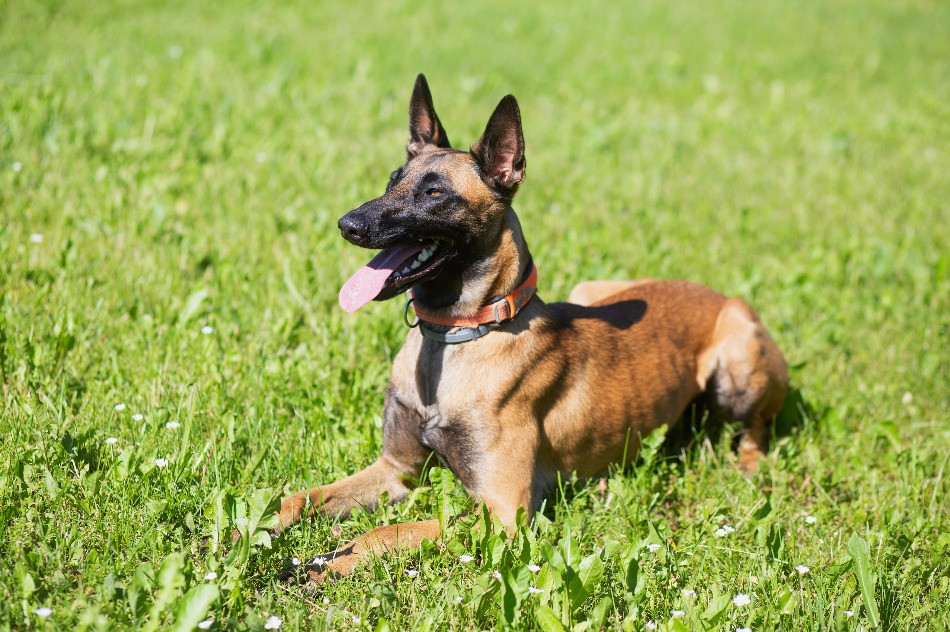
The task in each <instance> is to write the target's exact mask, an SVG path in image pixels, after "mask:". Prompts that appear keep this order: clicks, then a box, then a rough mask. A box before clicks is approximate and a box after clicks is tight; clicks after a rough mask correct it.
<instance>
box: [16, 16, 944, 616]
mask: <svg viewBox="0 0 950 632" xmlns="http://www.w3.org/2000/svg"><path fill="white" fill-rule="evenodd" d="M538 5H539V6H537V7H536V8H527V7H525V6H524V3H501V2H493V3H490V4H482V3H463V2H445V3H439V4H433V5H431V6H426V5H424V4H422V3H410V2H404V1H396V2H392V3H388V4H386V5H385V6H384V5H383V3H369V2H353V3H352V4H348V3H318V2H303V1H294V2H283V3H278V4H274V6H265V5H264V3H260V2H249V1H238V2H227V3H224V2H217V3H186V2H178V3H173V4H155V3H133V2H86V3H80V2H74V1H73V2H35V1H33V0H0V220H2V221H0V292H2V295H0V389H2V390H0V432H2V435H0V436H2V442H0V629H4V630H6V629H16V630H21V629H33V628H36V629H57V630H72V629H84V628H93V629H109V628H115V629H145V630H153V629H163V628H167V627H175V628H178V629H193V628H194V627H195V625H196V624H197V623H198V622H199V621H202V620H208V619H210V620H213V624H212V629H235V630H244V629H250V630H257V629H262V628H263V626H264V624H265V621H266V620H267V619H268V617H271V616H276V617H279V618H280V619H281V620H282V621H283V627H282V629H298V628H300V629H330V628H332V629H338V630H348V629H363V630H366V629H387V627H388V629H391V630H397V629H430V630H442V629H460V630H461V629H485V628H492V627H506V626H511V627H515V628H522V629H540V630H544V631H546V632H547V631H555V630H560V629H562V628H563V629H573V630H596V629H598V628H611V629H618V628H622V629H632V630H642V629H653V628H652V627H650V626H651V625H655V626H656V629H666V630H687V629H717V630H719V629H721V630H733V629H738V628H751V629H756V630H759V629H798V630H811V629H848V630H850V629H870V628H874V627H878V626H879V627H881V628H884V629H891V630H907V629H935V630H936V629H946V628H947V627H948V626H950V606H948V602H950V562H948V559H950V557H948V556H950V520H948V511H950V502H948V491H950V484H948V483H950V471H948V470H950V468H948V459H950V449H948V448H950V404H948V401H950V380H948V370H950V278H948V273H950V5H948V4H947V3H946V2H939V1H937V0H895V1H886V0H834V1H830V2H817V3H816V2H794V1H791V0H766V1H764V2H753V3H750V2H738V1H736V0H725V1H724V2H715V3H712V2H699V1H698V0H697V1H692V2H666V1H660V0H646V1H643V2H637V3H600V2H595V3H577V2H574V3H568V2H556V3H554V2H550V3H538ZM420 71H422V72H425V73H426V74H427V76H428V79H429V83H430V85H431V86H432V90H433V94H434V97H435V103H436V107H437V108H438V110H439V113H440V116H441V118H442V120H443V122H444V123H445V125H446V127H447V129H448V132H449V135H450V137H451V138H452V139H453V140H454V141H456V143H460V144H459V145H458V146H463V147H464V146H467V145H468V144H470V143H472V142H474V141H475V139H476V137H477V135H478V133H479V132H480V131H481V130H482V129H483V127H484V125H485V122H486V121H487V119H488V116H489V114H490V113H491V111H492V109H493V108H494V106H495V104H496V103H497V102H498V100H499V98H500V97H501V96H503V95H504V94H506V93H508V92H513V93H514V94H515V95H516V96H517V97H518V99H519V101H520V103H521V108H522V114H523V118H524V125H525V136H526V140H527V157H528V164H529V168H528V178H527V180H526V182H525V184H524V186H523V187H522V188H521V191H520V193H519V196H518V198H517V199H516V203H515V207H516V208H517V209H518V211H519V214H520V216H521V219H522V222H523V224H524V226H525V230H526V234H527V237H528V240H529V243H530V244H531V247H532V250H533V253H534V256H535V259H536V261H537V263H538V265H539V268H540V271H541V280H540V292H541V294H542V296H543V297H544V298H545V299H546V300H548V301H552V300H557V299H563V298H564V297H565V296H566V295H567V292H568V290H569V289H570V287H571V286H572V285H573V284H574V283H576V282H577V281H580V280H583V279H590V278H633V277H639V276H650V277H658V278H686V279H691V280H695V281H699V282H702V283H706V284H708V285H710V286H712V287H714V288H716V289H719V290H721V291H723V292H725V293H728V294H734V295H738V296H742V297H743V298H745V299H747V300H748V301H749V302H750V303H751V304H752V305H754V306H755V307H756V309H757V310H758V311H759V312H760V314H761V316H762V319H763V321H764V322H765V323H766V325H767V326H768V327H769V328H770V330H771V332H772V333H773V335H774V337H775V338H776V340H777V341H778V343H779V346H780V347H781V348H782V349H783V351H784V352H785V354H786V357H787V358H788V360H789V364H790V366H791V374H792V382H793V386H794V388H795V390H794V392H793V395H794V397H793V398H791V400H790V403H789V405H788V407H787V408H786V411H785V413H784V414H783V417H782V419H781V420H780V423H779V424H777V426H776V436H775V437H774V438H773V442H772V450H771V453H770V454H769V457H768V460H767V462H766V463H764V465H763V471H762V472H761V473H760V474H759V475H758V476H757V477H756V478H754V479H747V478H746V477H744V476H743V475H742V474H740V472H739V471H738V470H737V468H736V467H735V457H734V455H733V453H732V452H731V451H730V449H729V439H730V437H729V436H728V433H725V434H724V435H723V436H721V437H719V438H710V437H706V436H704V435H700V436H699V437H697V438H696V439H695V440H694V441H692V442H691V443H689V445H687V446H685V447H684V448H682V449H681V450H660V449H658V448H659V444H658V442H657V441H654V442H652V443H651V444H650V445H651V448H650V449H649V450H648V451H647V454H646V455H645V456H644V458H643V459H642V462H641V463H640V464H639V465H637V466H636V467H631V468H628V469H627V470H626V471H613V472H610V473H609V474H608V475H607V477H606V479H607V480H606V490H601V489H598V482H597V481H596V480H595V481H587V482H584V481H570V480H568V481H564V491H563V494H559V495H558V497H557V498H554V499H552V500H551V501H549V503H548V506H547V507H546V509H545V511H544V513H543V515H541V516H539V517H538V519H537V520H536V521H535V523H534V524H533V525H532V526H530V527H526V528H522V529H521V530H519V531H518V532H517V533H516V534H514V535H513V536H512V537H511V538H509V539H508V540H505V539H503V537H502V535H501V532H499V531H498V530H497V529H493V528H491V527H488V528H484V527H483V528H482V529H481V530H478V529H475V530H472V529H471V527H472V526H473V523H475V522H476V521H477V519H478V518H477V516H476V517H473V518H471V519H468V520H467V521H463V523H462V524H460V525H458V526H456V527H454V529H453V530H452V531H451V532H450V533H449V534H448V537H447V538H446V539H445V541H444V542H443V543H442V544H440V545H438V546H435V545H433V546H431V547H426V548H425V549H423V550H422V551H418V552H414V553H412V554H405V555H401V556H395V557H387V558H384V559H381V560H378V561H377V562H376V563H374V564H373V565H372V566H371V567H368V568H366V569H365V570H362V571H360V572H358V573H357V574H356V575H355V576H353V577H351V578H346V579H343V580H340V581H338V582H335V583H331V584H327V585H325V586H322V587H319V588H317V589H315V590H308V589H304V588H301V587H297V586H289V587H288V586H284V585H282V584H281V583H279V582H278V581H277V579H276V577H277V574H278V573H279V572H280V571H281V569H282V568H284V567H285V566H286V565H287V564H288V563H289V562H288V560H289V559H291V558H293V557H298V558H300V559H305V560H307V559H310V558H312V557H313V556H314V555H315V554H317V553H321V552H324V551H326V550H329V549H332V548H334V547H335V546H336V545H337V544H338V543H340V542H341V541H345V540H347V539H349V538H352V537H354V536H356V535H357V534H359V533H361V532H362V531H364V530H366V529H368V528H370V527H372V526H374V525H377V524H383V523H392V522H396V521H405V520H414V519H424V518H429V517H433V516H437V515H441V514H444V513H446V512H451V511H454V510H458V509H464V508H469V507H471V504H470V503H469V502H468V501H467V499H466V497H465V495H464V492H463V491H462V490H461V489H460V487H459V486H458V484H457V483H455V482H454V480H453V479H451V477H449V476H446V472H445V471H443V470H440V469H434V470H432V471H430V473H429V483H427V484H425V485H422V486H421V487H419V488H418V490H417V491H416V492H415V493H414V494H413V495H412V496H411V498H410V499H409V500H408V501H405V502H402V503H400V504H397V505H395V506H392V507H389V508H387V509H384V510H380V511H378V512H376V513H372V514H367V513H358V514H357V515H355V516H354V517H352V518H351V519H349V520H347V521H345V522H343V523H340V524H339V525H335V524H334V523H333V521H331V520H329V519H318V520H314V521H312V522H309V523H307V524H305V525H302V526H301V527H299V528H295V529H293V530H291V531H290V532H289V533H288V534H287V535H286V536H284V537H282V538H280V539H278V540H275V541H274V542H273V543H271V544H270V546H269V547H268V546H267V545H268V542H267V541H266V538H265V537H264V536H263V535H260V534H262V533H263V532H260V531H259V532H258V533H259V535H258V536H257V537H256V538H254V539H251V538H245V539H244V540H243V544H241V545H239V546H237V547H232V546H231V545H230V540H229V538H227V537H226V536H227V534H229V533H230V531H231V529H232V527H235V526H237V527H239V528H242V529H244V530H245V531H246V532H247V531H254V530H255V529H257V528H258V527H259V526H260V525H259V522H260V518H261V516H262V515H263V514H265V513H266V512H267V505H268V504H269V503H270V502H271V501H272V500H274V499H275V498H278V497H279V496H280V495H282V494H284V493H287V492H291V491H296V490H298V489H300V488H303V487H305V486H309V485H311V484H321V483H327V482H331V481H333V480H335V479H338V478H340V477H343V476H344V475H346V474H348V473H350V472H352V471H354V470H356V469H358V468H361V467H364V466H365V465H367V464H368V463H370V462H371V461H372V460H373V459H374V458H375V456H376V454H377V453H378V450H379V449H380V445H381V432H380V415H381V410H382V400H383V390H384V388H385V384H386V379H387V375H388V371H389V366H390V363H391V361H392V358H393V356H394V354H395V353H396V351H397V350H398V348H399V346H400V344H401V340H402V338H403V336H404V335H405V331H404V325H403V324H402V319H401V309H402V302H401V301H392V302H389V303H379V304H374V305H372V306H370V307H367V308H366V309H364V310H362V311H360V312H359V313H358V314H356V315H346V314H344V313H343V312H342V311H341V310H340V309H339V307H338V306H337V304H336V296H337V291H338V289H339V287H340V285H341V283H342V282H343V280H344V279H346V277H347V276H349V274H350V273H352V272H353V271H354V270H355V269H356V268H357V267H358V266H360V265H362V263H363V262H364V261H365V260H366V259H367V254H366V252H365V251H361V250H359V249H357V248H355V247H352V246H348V245H347V244H346V243H345V242H344V241H343V240H342V239H341V238H340V236H339V233H338V230H337V229H336V221H337V219H338V218H339V217H340V216H341V215H342V214H343V213H344V212H346V211H347V210H349V209H351V208H355V207H356V206H357V205H359V204H360V203H361V202H363V201H364V200H366V199H369V198H370V197H374V196H376V195H379V194H380V193H381V192H382V190H383V188H384V186H385V183H386V180H387V177H388V175H389V172H390V171H391V170H392V169H393V168H394V167H396V166H397V165H398V164H400V162H401V161H402V159H403V156H404V145H405V140H406V135H407V132H406V108H407V104H408V99H409V94H410V92H411V88H412V82H413V80H414V78H415V76H416V73H418V72H420ZM119 405H121V406H119ZM122 406H124V409H122V410H119V408H122ZM171 422H177V427H174V426H175V425H176V424H174V423H171ZM160 459H164V460H167V464H166V465H165V466H164V467H160V466H159V465H157V460H159V461H158V463H163V461H160ZM726 527H729V528H731V529H733V531H731V532H729V529H727V528H726ZM717 530H720V531H719V533H720V534H721V535H717ZM650 545H653V546H650ZM466 554H467V555H472V556H473V557H474V559H473V560H472V561H468V562H464V561H460V560H459V557H460V556H462V555H466ZM463 559H467V558H463ZM529 564H532V565H534V564H536V565H538V566H540V567H541V570H540V571H539V572H538V573H537V574H535V573H534V572H533V571H532V570H530V569H529V568H528V565H529ZM796 567H798V568H797V570H796ZM805 567H807V569H805ZM532 568H533V567H532ZM407 570H414V571H418V575H417V576H415V577H410V576H409V575H407V574H406V572H405V571H407ZM496 571H497V572H498V573H499V574H500V576H501V579H495V578H494V577H493V576H492V573H494V572H496ZM209 572H213V573H215V574H216V578H214V579H208V578H206V576H207V574H208V573H209ZM530 589H537V590H540V591H541V592H540V593H536V590H530ZM684 591H687V592H684ZM688 591H695V594H692V593H690V592H688ZM738 595H748V597H749V603H748V604H746V605H741V604H743V603H744V601H745V600H744V599H743V598H742V597H739V598H738V599H735V601H734V598H736V597H737V596H738ZM736 602H737V603H738V604H739V605H737V603H736ZM44 608H48V609H49V611H51V612H49V611H47V610H44ZM43 615H47V616H43ZM651 622H652V623H651Z"/></svg>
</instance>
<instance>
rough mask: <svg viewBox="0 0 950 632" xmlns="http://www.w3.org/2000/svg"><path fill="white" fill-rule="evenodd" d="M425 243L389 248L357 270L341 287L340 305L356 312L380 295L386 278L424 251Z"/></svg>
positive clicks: (348, 310) (345, 309) (344, 309)
mask: <svg viewBox="0 0 950 632" xmlns="http://www.w3.org/2000/svg"><path fill="white" fill-rule="evenodd" d="M422 247H423V244H421V243H420V244H412V245H408V246H394V247H392V248H387V249H385V250H383V251H382V252H380V253H379V254H378V255H376V256H375V257H373V258H372V260H371V261H370V262H369V263H367V264H366V265H365V266H363V267H362V268H360V269H359V270H357V272H356V274H354V275H353V276H351V277H350V278H349V280H347V282H346V283H344V284H343V287H342V288H340V307H342V308H343V311H345V312H355V311H356V310H358V309H359V308H361V307H362V306H363V305H366V304H367V303H369V302H370V301H371V300H373V299H374V298H376V297H377V296H379V293H380V292H382V291H383V287H385V285H386V279H388V278H389V276H390V275H391V274H392V273H393V272H394V271H395V270H396V268H397V267H399V266H400V265H402V263H403V262H404V261H406V260H407V259H408V258H409V257H412V256H414V255H416V254H417V253H419V252H421V251H422Z"/></svg>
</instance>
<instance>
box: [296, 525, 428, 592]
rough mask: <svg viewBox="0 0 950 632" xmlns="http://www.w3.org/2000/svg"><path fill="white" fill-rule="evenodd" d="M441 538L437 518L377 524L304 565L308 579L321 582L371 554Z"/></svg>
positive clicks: (345, 571)
mask: <svg viewBox="0 0 950 632" xmlns="http://www.w3.org/2000/svg"><path fill="white" fill-rule="evenodd" d="M441 537H442V529H441V525H440V524H439V521H438V520H422V521H419V522H403V523H400V524H391V525H387V526H385V527H377V528H375V529H373V530H371V531H368V532H366V533H364V534H363V535H361V536H360V537H358V538H356V539H355V540H353V541H352V542H350V543H349V544H347V545H346V546H344V547H341V548H339V549H337V550H336V551H333V552H332V553H327V554H326V555H322V556H318V557H317V558H316V559H314V560H313V561H312V562H310V564H308V565H307V567H306V570H307V575H308V578H309V580H310V581H311V582H315V583H318V584H320V583H323V582H324V581H326V580H327V579H328V578H329V577H331V576H332V577H343V576H345V575H349V574H350V573H352V572H353V571H354V570H356V568H357V567H358V566H359V565H360V564H362V563H365V562H367V561H369V560H370V559H372V558H374V557H380V556H381V555H383V554H385V553H396V552H398V551H405V550H409V549H417V548H419V547H420V546H422V543H423V542H424V541H425V540H432V541H433V542H437V541H438V540H439V538H441Z"/></svg>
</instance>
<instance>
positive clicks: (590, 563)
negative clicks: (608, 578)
mask: <svg viewBox="0 0 950 632" xmlns="http://www.w3.org/2000/svg"><path fill="white" fill-rule="evenodd" d="M577 574H578V576H579V577H580V580H581V584H582V585H583V586H584V591H585V592H586V593H587V594H588V595H589V594H590V593H592V592H593V591H594V588H596V587H597V584H598V583H600V578H601V577H602V576H603V574H604V563H603V562H602V561H601V559H600V552H599V551H598V552H597V553H593V554H591V555H588V556H587V557H585V558H584V559H583V560H581V563H580V566H579V567H578V570H577ZM585 597H586V595H585Z"/></svg>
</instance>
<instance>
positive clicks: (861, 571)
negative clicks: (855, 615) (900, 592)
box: [848, 533, 881, 628]
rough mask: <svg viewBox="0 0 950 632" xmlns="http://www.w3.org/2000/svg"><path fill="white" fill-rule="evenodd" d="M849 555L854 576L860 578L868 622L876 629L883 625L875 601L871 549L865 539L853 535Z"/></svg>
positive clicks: (849, 545) (859, 582)
mask: <svg viewBox="0 0 950 632" xmlns="http://www.w3.org/2000/svg"><path fill="white" fill-rule="evenodd" d="M848 554H849V555H851V559H852V560H854V574H855V576H856V577H857V578H858V586H860V587H861V598H862V599H863V600H864V608H865V610H867V615H868V622H869V623H870V624H871V625H872V626H873V627H875V628H876V627H878V626H879V625H880V624H881V615H880V614H879V613H878V610H877V602H876V601H875V600H874V577H873V576H872V575H871V549H870V547H868V543H867V541H865V540H864V538H862V537H861V536H859V535H858V534H857V533H852V534H851V539H850V540H848Z"/></svg>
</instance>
